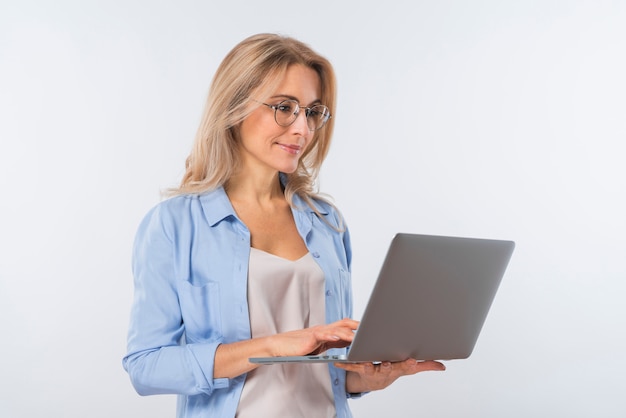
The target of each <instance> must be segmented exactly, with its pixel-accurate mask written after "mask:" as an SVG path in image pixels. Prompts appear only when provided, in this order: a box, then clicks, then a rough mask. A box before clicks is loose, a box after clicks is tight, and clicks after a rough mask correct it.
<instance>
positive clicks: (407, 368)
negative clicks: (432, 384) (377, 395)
mask: <svg viewBox="0 0 626 418" xmlns="http://www.w3.org/2000/svg"><path fill="white" fill-rule="evenodd" d="M335 366H336V367H338V368H340V369H344V370H346V371H347V372H348V373H347V376H346V391H347V392H350V393H358V392H369V391H373V390H380V389H384V388H386V387H387V386H389V385H390V384H392V383H393V382H394V381H396V379H398V378H399V377H402V376H407V375H412V374H415V373H420V372H425V371H431V370H437V371H443V370H445V369H446V366H444V365H443V364H442V363H440V362H438V361H417V360H413V359H408V360H405V361H399V362H393V363H392V362H389V361H384V362H382V363H380V364H373V363H335Z"/></svg>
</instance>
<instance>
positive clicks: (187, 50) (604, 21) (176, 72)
mask: <svg viewBox="0 0 626 418" xmlns="http://www.w3.org/2000/svg"><path fill="white" fill-rule="evenodd" d="M258 32H279V33H283V34H289V35H292V36H295V37H297V38H299V39H301V40H303V41H305V42H307V43H309V44H310V45H311V46H313V47H314V48H315V49H316V50H318V51H319V52H321V53H322V54H324V55H325V56H327V57H328V58H329V59H330V60H331V61H332V62H333V63H334V65H335V67H336V70H337V75H338V79H339V107H338V110H337V112H336V115H335V116H336V132H335V137H334V140H335V142H334V143H333V147H332V150H331V155H330V156H329V158H328V160H327V163H326V164H325V166H324V171H323V173H322V177H321V182H320V184H321V189H322V190H323V191H325V192H328V193H329V194H331V195H332V196H333V197H334V198H335V202H336V204H337V205H338V206H339V207H340V208H341V209H342V210H343V212H344V215H345V216H346V218H347V220H348V222H349V226H350V228H351V233H352V238H353V247H354V264H353V280H354V287H355V289H354V290H355V298H356V312H355V314H356V317H357V318H358V317H359V316H360V314H361V312H362V309H363V306H364V303H365V301H366V298H367V296H368V294H369V292H370V290H371V286H372V285H373V281H374V279H375V276H376V273H377V271H378V269H379V267H380V264H381V263H382V258H383V256H384V251H385V250H386V247H387V245H388V243H389V241H390V239H391V237H392V235H393V234H394V233H395V232H397V231H400V230H401V231H405V232H417V233H432V234H443V235H460V236H475V237H485V238H502V239H511V240H514V241H516V243H517V248H516V251H515V253H514V255H513V258H512V261H511V263H510V265H509V269H508V271H507V274H506V276H505V279H504V281H503V283H502V285H501V287H500V291H499V293H498V295H497V298H496V301H495V302H494V305H493V306H492V309H491V311H490V314H489V317H488V319H487V322H486V323H485V326H484V328H483V333H482V335H481V337H480V339H479V342H478V344H477V346H476V349H475V351H474V353H473V355H472V356H471V357H470V358H469V359H467V360H462V361H452V362H448V363H447V366H448V370H447V371H446V372H444V373H425V374H422V375H418V376H414V377H410V378H408V377H407V378H403V379H401V380H400V381H398V382H397V383H396V384H394V385H393V386H392V387H390V388H389V389H387V390H386V391H383V392H377V393H372V394H370V395H368V396H367V397H365V398H364V399H361V400H358V401H351V405H352V409H353V412H354V413H355V415H356V416H357V417H381V416H388V417H392V416H411V417H456V416H464V417H505V416H506V417H555V416H563V417H564V416H567V417H592V416H593V417H624V416H626V397H625V396H624V394H625V393H626V384H625V383H624V375H625V374H626V360H625V357H624V354H625V353H626V332H625V331H624V330H625V329H626V303H625V302H624V299H625V297H626V265H625V263H624V261H625V255H626V221H625V218H626V215H625V214H626V197H625V189H626V164H625V163H624V159H625V158H624V142H625V140H626V76H625V74H626V4H625V2H624V1H552V0H546V1H514V0H509V1H495V0H494V1H488V0H478V1H471V2H470V1H463V0H450V1H440V2H434V1H433V2H427V1H421V0H420V1H407V2H401V1H385V2H378V1H377V2H373V1H363V0H360V1H343V2H341V1H336V2H329V1H317V2H315V1H313V2H311V1H306V2H303V1H300V2H268V1H252V0H249V1H233V0H230V1H219V2H214V1H208V0H205V1H193V2H192V1H180V2H168V1H155V0H151V1H148V0H135V1H118V0H114V1H113V0H108V1H100V2H95V1H91V2H90V1H79V0H76V1H72V0H57V1H43V0H41V1H32V0H31V1H29V0H22V1H19V2H18V1H14V0H0V191H2V197H1V198H0V199H1V200H0V202H1V204H0V330H1V333H2V334H1V335H2V336H1V337H0V338H1V340H0V376H1V377H0V416H1V417H3V418H5V417H6V418H31V417H49V416H55V417H56V416H59V417H72V418H73V417H77V418H78V417H92V418H93V417H155V418H158V417H164V418H165V417H173V416H174V397H173V396H155V397H147V398H142V397H140V396H138V395H137V394H135V392H134V391H133V389H132V387H131V385H130V382H129V380H128V377H127V375H126V374H125V372H124V371H123V369H122V366H121V358H122V356H123V355H124V353H125V337H126V328H127V323H128V314H129V308H130V301H131V297H132V277H131V274H130V251H131V245H132V240H133V237H134V233H135V231H136V228H137V226H138V223H139V221H140V219H141V218H142V217H143V215H144V214H145V213H146V211H147V210H148V209H149V208H150V207H152V206H153V205H154V204H156V203H157V202H158V201H159V199H160V194H159V192H160V190H162V189H164V188H166V187H169V186H173V185H176V184H177V183H178V181H179V180H180V177H181V175H182V172H183V164H184V159H185V157H186V156H187V153H188V151H189V149H190V145H191V141H192V138H193V136H194V133H195V130H196V127H197V125H198V122H199V118H200V113H201V111H202V106H203V103H204V100H205V97H206V93H207V90H208V86H209V83H210V79H211V77H212V75H213V72H214V71H215V69H216V67H217V65H218V64H219V62H220V61H221V59H222V58H223V57H224V55H225V54H226V53H227V52H228V51H229V50H230V49H231V48H232V47H233V46H234V45H235V44H236V43H237V42H239V41H240V40H242V39H243V38H245V37H247V36H248V35H251V34H254V33H258ZM372 202H375V203H372Z"/></svg>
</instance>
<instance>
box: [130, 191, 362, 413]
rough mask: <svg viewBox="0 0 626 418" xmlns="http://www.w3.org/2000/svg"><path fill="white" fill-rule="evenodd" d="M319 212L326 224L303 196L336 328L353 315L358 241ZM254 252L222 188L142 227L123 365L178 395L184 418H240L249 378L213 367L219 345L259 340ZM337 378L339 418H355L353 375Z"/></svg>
mask: <svg viewBox="0 0 626 418" xmlns="http://www.w3.org/2000/svg"><path fill="white" fill-rule="evenodd" d="M315 204H316V208H317V209H318V212H319V213H320V214H321V216H322V217H323V219H321V218H320V216H319V215H317V214H316V213H315V212H314V211H313V210H312V209H311V208H310V207H309V206H308V205H307V204H306V203H305V202H304V201H303V200H302V199H300V198H299V197H297V196H294V208H293V209H292V212H293V216H294V219H295V222H296V226H297V228H298V232H299V233H300V236H301V237H302V239H303V240H304V242H305V244H306V246H307V248H308V250H309V252H310V253H311V255H312V256H313V257H314V259H315V260H316V261H317V263H318V264H319V266H320V267H321V269H322V270H323V272H324V275H325V278H326V285H325V292H326V322H327V323H331V322H334V321H337V320H340V319H342V318H350V317H352V287H351V279H350V262H351V248H350V238H349V234H348V231H347V229H345V228H344V231H343V232H338V231H336V230H334V229H333V228H331V227H330V226H329V225H328V224H327V223H330V224H332V225H334V226H336V227H337V226H340V225H341V222H340V215H339V214H338V213H337V212H336V210H335V209H334V208H333V207H332V206H331V205H329V204H326V203H324V202H321V201H316V202H315ZM249 254H250V232H249V231H248V229H247V227H246V226H245V225H244V224H243V222H241V220H239V219H238V218H237V215H236V214H235V211H234V209H233V207H232V205H231V204H230V201H229V199H228V196H227V195H226V193H225V192H224V190H223V189H222V188H219V189H217V190H215V191H212V192H209V193H206V194H201V195H183V196H177V197H174V198H171V199H168V200H165V201H163V202H161V203H159V204H158V205H157V206H155V207H154V208H153V209H152V210H151V211H150V212H149V213H148V214H147V215H146V217H145V218H144V220H143V221H142V223H141V225H140V226H139V230H138V232H137V236H136V240H135V245H134V248H133V264H132V267H133V274H134V278H135V294H134V301H133V306H132V311H131V321H130V328H129V333H128V353H127V355H126V356H125V357H124V359H123V365H124V368H125V369H126V371H127V372H128V374H129V375H130V379H131V381H132V383H133V386H134V387H135V389H136V390H137V392H138V393H139V394H141V395H152V394H164V393H169V394H178V395H179V396H178V405H177V410H178V414H177V416H178V417H179V418H183V417H184V418H199V417H208V416H211V417H234V416H235V411H236V409H237V404H238V402H239V397H240V395H241V391H242V388H243V384H244V381H245V378H246V375H245V374H244V375H241V376H237V377H235V378H233V379H227V378H222V379H214V378H213V366H214V358H215V350H216V349H217V347H218V346H219V345H220V344H222V343H231V342H235V341H241V340H246V339H250V335H251V333H250V320H249V315H248V303H247V279H248V260H249ZM343 352H345V349H342V350H335V353H338V354H340V353H343ZM268 367H270V366H268ZM329 371H330V378H331V385H332V388H333V394H334V398H335V406H336V409H337V416H338V417H339V418H344V417H351V416H352V415H351V413H350V410H349V408H348V403H347V398H348V397H349V395H348V394H347V393H346V390H345V371H343V370H341V369H338V368H336V367H334V366H333V365H332V364H329ZM296 396H298V395H297V394H296ZM312 415H313V416H314V415H315V413H314V411H312Z"/></svg>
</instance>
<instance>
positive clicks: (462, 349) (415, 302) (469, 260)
mask: <svg viewBox="0 0 626 418" xmlns="http://www.w3.org/2000/svg"><path fill="white" fill-rule="evenodd" d="M514 248H515V243H514V242H513V241H504V240H493V239H481V238H461V237H447V236H436V235H419V234H408V233H398V234H396V235H395V237H394V238H393V239H392V241H391V244H390V246H389V249H388V250H387V255H386V257H385V260H384V262H383V265H382V267H381V270H380V272H379V275H378V278H377V280H376V284H375V285H374V288H373V290H372V293H371V295H370V298H369V301H368V303H367V305H366V308H365V310H364V312H363V317H362V318H361V322H360V324H359V328H358V329H357V331H356V334H355V336H354V340H353V341H352V344H351V346H350V348H349V349H348V353H347V355H345V354H341V353H343V352H345V349H333V350H328V351H327V352H325V353H322V354H318V355H309V356H290V357H254V358H250V359H249V360H250V362H252V363H257V364H275V363H293V362H305V363H320V362H374V363H378V362H382V361H392V362H393V361H403V360H406V359H408V358H413V359H416V360H455V359H465V358H468V357H469V356H470V354H471V353H472V351H473V350H474V346H475V344H476V341H477V339H478V336H479V334H480V331H481V329H482V327H483V324H484V322H485V319H486V318H487V314H488V312H489V309H490V307H491V304H492V302H493V300H494V297H495V295H496V292H497V290H498V287H499V285H500V282H501V280H502V277H503V276H504V273H505V270H506V268H507V266H508V263H509V260H510V258H511V255H512V254H513V249H514Z"/></svg>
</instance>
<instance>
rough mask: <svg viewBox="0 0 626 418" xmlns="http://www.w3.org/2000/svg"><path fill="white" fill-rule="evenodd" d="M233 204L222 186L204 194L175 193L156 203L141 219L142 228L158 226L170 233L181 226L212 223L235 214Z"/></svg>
mask: <svg viewBox="0 0 626 418" xmlns="http://www.w3.org/2000/svg"><path fill="white" fill-rule="evenodd" d="M233 213H234V212H233V209H232V206H231V205H230V202H229V201H228V197H227V196H226V194H225V192H224V190H223V189H221V188H219V189H216V190H213V191H210V192H207V193H203V194H184V195H178V196H173V197H170V198H167V199H166V200H163V201H161V202H159V203H158V204H156V205H155V206H153V207H152V208H151V209H150V210H149V211H148V213H147V214H146V215H145V217H144V219H143V221H142V227H143V228H152V229H154V228H158V229H160V230H162V231H164V232H166V234H167V235H170V234H175V233H176V231H177V230H179V229H180V228H181V227H187V226H189V225H190V224H197V223H204V222H208V224H210V225H213V224H215V223H217V222H219V221H220V220H221V219H224V218H226V217H228V216H229V215H231V214H233Z"/></svg>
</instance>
